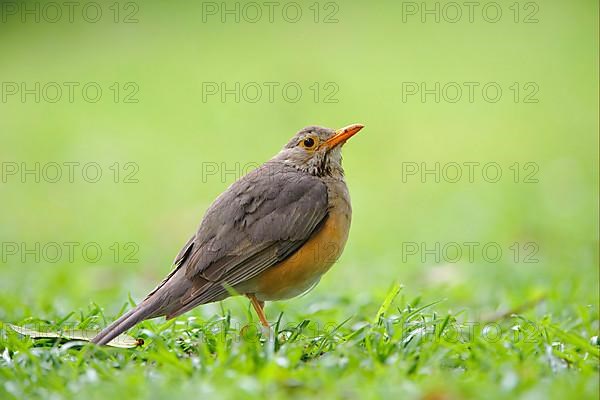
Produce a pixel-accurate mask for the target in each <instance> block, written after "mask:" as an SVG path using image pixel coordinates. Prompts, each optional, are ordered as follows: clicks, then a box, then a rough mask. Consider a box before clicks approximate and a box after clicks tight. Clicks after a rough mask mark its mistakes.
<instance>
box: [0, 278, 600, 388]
mask: <svg viewBox="0 0 600 400" xmlns="http://www.w3.org/2000/svg"><path fill="white" fill-rule="evenodd" d="M399 293H400V295H399V296H398V294H399ZM544 301H545V300H544V299H542V298H538V299H534V301H532V302H531V303H530V304H528V305H527V306H528V307H530V308H538V307H540V305H541V304H542V303H543V302H544ZM351 303H352V299H350V298H339V299H336V300H335V302H332V303H330V304H329V305H328V306H327V307H323V308H322V309H321V310H320V311H319V312H317V313H315V314H312V315H310V314H309V315H302V314H297V315H294V316H293V317H294V318H292V319H290V316H288V315H285V314H284V313H280V314H279V315H278V317H277V320H276V322H275V323H274V324H273V328H272V331H266V330H264V329H261V328H259V325H258V324H256V323H255V322H252V321H251V320H248V319H247V318H252V316H251V314H250V312H249V310H248V313H247V314H248V315H247V316H244V315H242V316H241V319H240V318H236V317H235V316H234V313H233V312H232V311H231V310H230V309H226V308H222V309H221V311H220V312H219V313H217V314H215V315H213V316H211V317H210V318H207V319H205V318H203V317H202V316H199V315H192V316H188V317H186V318H179V319H176V320H173V321H168V322H162V321H161V320H156V321H147V322H144V323H143V324H142V325H140V327H139V328H137V329H136V330H135V331H134V332H136V333H135V336H136V337H141V338H143V339H144V341H145V344H144V345H143V346H141V347H138V348H136V349H131V350H123V349H114V348H107V347H103V348H98V347H96V346H93V345H90V344H86V343H85V342H77V341H75V342H67V344H64V343H63V344H60V343H59V342H56V341H55V340H37V341H35V342H34V341H32V340H31V339H29V338H27V339H26V338H23V337H20V336H19V335H17V334H15V333H9V332H7V331H8V330H7V331H5V332H4V335H3V339H2V343H1V345H2V348H4V352H3V357H2V359H1V361H0V365H2V368H1V369H0V374H1V375H0V376H1V377H2V380H3V383H4V384H3V387H0V393H2V395H3V396H2V397H3V398H8V397H14V398H31V397H43V398H49V397H53V396H55V395H56V394H60V395H61V396H65V397H79V396H84V397H85V398H105V397H106V396H135V397H137V396H143V397H163V396H164V397H167V396H168V397H169V398H185V397H188V396H204V395H211V394H218V395H219V397H220V398H239V397H240V396H243V397H247V398H264V397H265V396H269V397H272V398H289V397H298V398H304V397H306V396H326V397H344V398H374V397H377V398H381V397H387V396H399V395H401V396H402V397H405V398H428V399H430V398H433V399H453V398H464V397H480V396H482V395H485V397H486V398H514V397H515V396H519V397H523V398H549V397H553V398H564V397H569V396H570V395H572V394H573V393H576V394H577V397H578V398H594V396H596V395H597V393H598V389H599V387H598V380H597V377H598V362H599V356H600V348H599V347H598V336H597V335H596V336H594V337H592V335H593V334H594V332H597V328H596V324H597V321H598V315H597V310H593V308H591V307H580V308H579V309H578V310H577V311H576V315H577V317H576V318H573V319H572V320H570V321H554V320H553V319H552V317H551V316H549V315H546V316H543V317H541V318H538V319H531V317H528V315H529V314H530V313H531V310H523V311H522V312H521V313H513V312H511V310H507V311H506V312H504V313H499V314H496V315H494V316H490V317H491V318H488V319H486V320H481V321H466V320H465V319H464V313H460V312H459V313H448V312H444V311H442V310H443V303H444V302H443V301H439V302H434V303H429V304H424V303H423V300H422V299H420V298H415V299H411V300H408V299H407V298H406V297H405V296H404V295H403V294H402V292H401V287H400V286H399V285H396V286H394V287H392V288H391V290H390V291H389V293H388V295H387V297H386V298H385V299H384V300H383V302H382V303H381V305H380V306H379V307H377V304H376V303H366V304H364V305H362V306H361V307H359V308H357V309H356V310H355V311H356V314H354V315H352V316H350V317H348V318H346V319H342V318H341V317H342V316H343V314H344V311H343V310H346V309H348V307H352V305H351ZM104 319H105V318H104V315H103V314H102V311H101V309H100V308H99V307H96V306H93V307H92V306H90V307H89V308H88V309H87V310H85V311H82V312H81V313H79V314H78V315H75V314H70V315H67V316H64V317H62V318H61V319H60V320H58V319H57V320H51V321H40V320H31V319H29V320H23V321H21V323H23V324H30V325H31V324H33V325H36V326H41V325H43V326H45V327H47V328H48V329H50V330H58V329H61V328H62V329H65V328H78V329H86V328H91V327H95V326H96V325H97V324H104ZM450 380H451V381H453V382H455V383H458V385H456V384H454V385H448V384H447V383H448V381H450ZM491 387H494V388H495V389H494V390H493V391H490V388H491Z"/></svg>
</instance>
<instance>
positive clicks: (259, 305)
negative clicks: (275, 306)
mask: <svg viewBox="0 0 600 400" xmlns="http://www.w3.org/2000/svg"><path fill="white" fill-rule="evenodd" d="M246 297H248V298H249V299H250V302H251V303H252V306H253V307H254V310H255V311H256V314H258V319H260V323H261V324H262V325H263V326H264V327H265V328H270V326H269V321H267V317H266V316H265V310H264V309H263V307H264V306H265V302H264V301H259V300H258V299H257V298H256V296H255V295H254V294H253V293H247V294H246Z"/></svg>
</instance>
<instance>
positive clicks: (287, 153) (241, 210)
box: [92, 125, 362, 344]
mask: <svg viewBox="0 0 600 400" xmlns="http://www.w3.org/2000/svg"><path fill="white" fill-rule="evenodd" d="M361 128H362V125H351V126H349V127H347V128H344V129H341V130H338V131H334V130H332V129H328V128H321V127H316V126H311V127H307V128H304V129H303V130H301V131H300V132H298V133H297V134H296V135H294V137H293V138H292V139H291V140H290V141H289V143H288V144H287V145H286V146H285V147H284V148H283V149H282V150H281V151H280V152H279V153H278V154H277V155H276V156H275V157H273V158H272V159H271V160H269V161H268V162H266V163H265V164H263V165H261V166H260V167H259V168H257V169H255V170H254V171H252V172H250V173H249V174H247V175H246V176H244V177H242V178H241V179H239V180H238V181H236V182H235V183H234V184H232V185H231V186H230V187H229V188H228V189H227V190H226V191H225V192H223V193H222V194H221V195H220V196H219V197H218V198H217V199H216V200H215V201H214V203H213V204H212V205H211V206H210V207H209V209H208V210H207V211H206V214H205V215H204V218H203V219H202V222H201V224H200V227H199V228H198V231H197V232H196V233H195V234H194V235H193V236H192V237H191V238H190V239H189V240H188V242H187V243H186V244H185V246H184V247H183V249H182V250H181V251H180V252H179V254H178V255H177V257H176V258H175V262H174V264H175V268H174V269H173V270H172V271H171V273H170V274H169V275H168V276H167V277H166V278H165V279H164V280H163V281H162V282H161V283H160V284H159V285H158V286H157V287H156V288H155V289H154V290H153V291H152V292H151V293H150V294H148V296H147V297H146V298H145V299H144V300H143V301H142V302H141V303H140V304H139V305H138V306H137V307H135V308H134V309H133V310H131V311H129V312H127V313H126V314H124V315H123V316H122V317H121V318H119V319H118V320H117V321H115V322H114V323H113V324H111V325H110V326H108V327H107V328H106V329H104V330H103V331H102V332H100V333H99V334H98V335H97V336H96V337H95V338H94V339H93V340H92V341H93V342H94V343H98V344H105V343H108V342H109V341H110V340H112V339H113V338H114V337H116V336H118V335H119V334H120V333H121V332H123V331H125V330H127V329H129V328H130V327H132V326H133V325H135V324H137V323H138V322H140V321H142V320H145V319H150V318H155V317H159V316H163V315H164V316H166V317H167V318H173V317H176V316H178V315H180V314H182V313H185V312H187V311H189V310H191V309H192V308H194V307H196V306H198V305H200V304H206V303H210V302H214V301H219V300H223V299H225V298H227V297H229V296H230V294H231V293H233V292H237V293H240V294H246V295H248V296H249V297H251V299H253V305H255V307H258V306H257V304H260V307H259V308H260V310H259V309H257V312H259V316H261V320H262V321H263V323H266V321H264V318H263V317H264V314H263V315H261V312H262V302H263V301H264V300H272V299H279V298H287V297H293V296H294V295H297V294H298V293H297V292H298V291H304V290H306V289H308V288H310V287H311V286H314V284H316V283H317V282H318V279H320V276H321V274H322V273H324V271H326V270H327V269H328V268H329V267H330V266H331V265H330V264H333V261H335V259H333V258H332V259H331V260H320V259H312V260H307V261H302V262H301V263H300V265H299V266H298V265H291V264H292V263H291V262H290V256H292V255H294V257H296V256H300V257H302V254H304V253H315V254H317V251H316V250H315V249H317V248H318V246H319V245H321V244H322V243H323V241H324V240H336V243H335V245H336V246H337V247H338V248H336V249H334V250H335V251H334V253H335V254H333V255H334V258H337V257H338V256H339V254H341V250H342V249H343V246H344V244H345V242H346V238H347V234H348V229H349V226H350V213H351V211H350V201H349V197H348V191H347V188H346V184H345V182H344V179H343V176H344V175H343V169H342V166H341V145H343V143H344V142H345V141H346V140H347V139H348V138H349V137H350V136H352V135H353V134H355V133H356V132H358V131H359V130H360V129H361ZM338 231H339V234H338V233H336V232H338ZM332 232H333V233H332ZM321 237H322V238H326V239H319V240H317V239H318V238H321ZM338 237H339V238H338ZM327 238H329V239H327ZM331 238H334V239H331ZM332 243H333V242H332ZM328 244H329V245H330V247H331V243H328ZM304 258H306V257H304ZM304 264H306V266H304ZM312 271H314V272H312ZM313 275H314V276H313ZM271 289H273V290H271Z"/></svg>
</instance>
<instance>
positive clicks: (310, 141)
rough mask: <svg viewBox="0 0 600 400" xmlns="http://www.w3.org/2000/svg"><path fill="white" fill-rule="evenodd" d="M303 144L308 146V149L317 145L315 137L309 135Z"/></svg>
mask: <svg viewBox="0 0 600 400" xmlns="http://www.w3.org/2000/svg"><path fill="white" fill-rule="evenodd" d="M301 143H302V146H303V147H305V148H307V149H312V148H313V147H315V143H316V142H315V139H314V138H312V137H307V138H306V139H304V140H303V141H302V142H301Z"/></svg>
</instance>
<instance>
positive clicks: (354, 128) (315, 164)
mask: <svg viewBox="0 0 600 400" xmlns="http://www.w3.org/2000/svg"><path fill="white" fill-rule="evenodd" d="M363 127H364V125H361V124H353V125H349V126H347V127H345V128H342V129H338V130H335V129H330V128H323V127H321V126H308V127H306V128H304V129H302V130H300V131H299V132H298V133H296V134H295V135H294V136H293V137H292V139H291V140H290V141H289V142H288V143H287V144H286V145H285V147H284V148H283V149H282V150H281V151H280V152H279V154H277V155H276V156H275V159H276V160H277V161H282V162H284V163H286V164H289V165H293V166H294V167H296V168H297V169H299V170H302V171H306V172H308V173H310V174H312V175H317V176H324V175H332V174H335V173H340V174H343V172H344V171H343V169H342V146H343V145H344V143H346V141H347V140H348V139H350V138H351V137H352V136H354V135H355V134H356V133H357V132H358V131H360V130H361V129H362V128H363Z"/></svg>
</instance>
